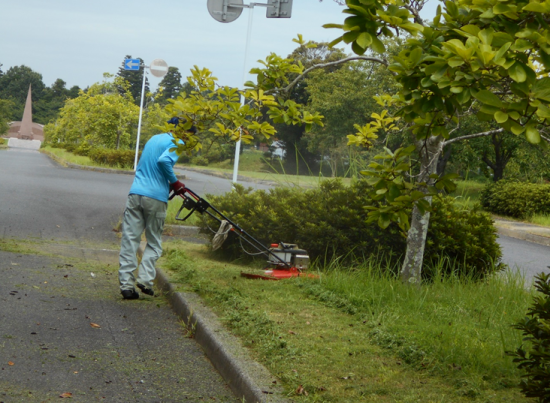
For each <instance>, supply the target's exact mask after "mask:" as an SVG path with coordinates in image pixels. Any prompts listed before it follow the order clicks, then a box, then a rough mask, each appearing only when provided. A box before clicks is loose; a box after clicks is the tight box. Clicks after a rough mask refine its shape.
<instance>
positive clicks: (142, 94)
mask: <svg viewBox="0 0 550 403" xmlns="http://www.w3.org/2000/svg"><path fill="white" fill-rule="evenodd" d="M146 67H147V66H146V65H145V63H143V83H141V101H140V103H139V121H138V132H137V140H136V156H135V158H134V172H135V171H136V169H137V160H138V152H139V135H140V133H141V114H142V112H143V96H144V93H145V75H146V74H147V70H146Z"/></svg>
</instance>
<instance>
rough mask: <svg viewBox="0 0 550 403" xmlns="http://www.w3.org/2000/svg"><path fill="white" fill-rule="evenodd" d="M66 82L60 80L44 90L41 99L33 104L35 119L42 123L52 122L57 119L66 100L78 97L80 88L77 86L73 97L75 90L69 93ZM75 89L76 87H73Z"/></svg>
mask: <svg viewBox="0 0 550 403" xmlns="http://www.w3.org/2000/svg"><path fill="white" fill-rule="evenodd" d="M66 84H67V83H66V82H65V81H63V80H62V79H60V78H58V79H57V80H56V81H55V82H54V83H53V84H52V85H51V87H46V88H44V91H43V92H42V96H41V97H40V99H38V100H36V102H33V104H34V110H35V111H36V112H33V119H35V120H37V121H42V122H50V121H52V120H55V119H56V118H57V115H58V114H59V110H60V109H61V108H62V107H63V105H64V103H65V100H67V99H68V98H75V97H76V96H78V89H79V88H78V87H77V86H76V95H73V94H74V92H75V90H74V89H73V90H72V92H71V91H69V90H68V89H67V88H66V87H65V86H66ZM73 88H75V87H73Z"/></svg>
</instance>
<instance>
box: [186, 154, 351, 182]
mask: <svg viewBox="0 0 550 403" xmlns="http://www.w3.org/2000/svg"><path fill="white" fill-rule="evenodd" d="M178 166H179V167H180V168H182V169H185V167H191V168H198V169H205V170H210V171H216V172H223V173H225V174H228V175H230V177H231V178H232V177H233V163H232V162H231V161H230V160H226V161H223V162H220V163H213V164H210V165H208V166H197V165H192V164H178ZM277 171H280V172H282V173H278V172H277ZM238 174H239V175H241V176H245V177H248V178H252V179H257V180H266V181H271V182H275V183H277V184H279V185H283V186H317V185H318V184H319V182H320V180H321V179H323V176H322V175H321V174H318V173H313V172H312V173H311V174H310V175H294V174H292V173H291V172H289V173H286V172H285V171H284V168H283V167H282V165H281V163H280V161H278V160H276V159H275V160H274V161H273V162H272V163H271V162H266V161H265V159H264V157H263V152H261V151H256V150H246V151H244V152H243V153H242V154H241V156H240V158H239V170H238ZM343 181H344V182H345V183H348V182H349V181H350V179H349V178H345V179H343Z"/></svg>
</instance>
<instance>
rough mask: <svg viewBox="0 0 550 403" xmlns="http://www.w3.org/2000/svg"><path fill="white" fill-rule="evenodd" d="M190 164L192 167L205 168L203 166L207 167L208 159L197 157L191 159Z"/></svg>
mask: <svg viewBox="0 0 550 403" xmlns="http://www.w3.org/2000/svg"><path fill="white" fill-rule="evenodd" d="M190 162H191V164H193V165H198V166H201V167H205V166H207V165H208V158H206V157H203V156H201V155H199V156H197V157H193V158H191V161H190Z"/></svg>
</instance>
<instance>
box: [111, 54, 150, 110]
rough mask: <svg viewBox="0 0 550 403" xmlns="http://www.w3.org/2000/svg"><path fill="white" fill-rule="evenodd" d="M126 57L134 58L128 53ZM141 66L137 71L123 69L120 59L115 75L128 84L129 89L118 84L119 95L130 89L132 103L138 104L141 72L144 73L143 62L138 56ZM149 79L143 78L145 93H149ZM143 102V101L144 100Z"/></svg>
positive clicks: (141, 82)
mask: <svg viewBox="0 0 550 403" xmlns="http://www.w3.org/2000/svg"><path fill="white" fill-rule="evenodd" d="M126 59H134V58H133V57H132V56H130V55H126V57H125V58H124V60H126ZM137 59H139V61H140V64H141V67H140V69H139V71H132V70H125V69H124V61H122V64H121V66H120V67H119V68H118V73H117V74H116V76H117V77H120V78H122V79H124V80H125V81H127V82H128V83H129V84H130V87H129V89H127V88H126V87H125V86H119V87H117V88H118V91H119V93H120V95H122V96H124V95H125V94H126V91H130V94H132V98H133V100H134V103H135V104H136V105H138V106H139V104H140V102H141V87H142V85H143V74H145V67H144V65H145V63H144V62H143V59H141V58H140V57H138V58H137ZM149 92H150V90H149V80H148V79H147V77H146V78H145V94H147V93H149ZM144 102H145V101H144Z"/></svg>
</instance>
